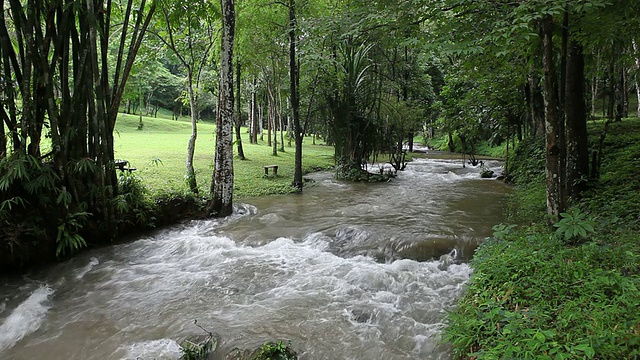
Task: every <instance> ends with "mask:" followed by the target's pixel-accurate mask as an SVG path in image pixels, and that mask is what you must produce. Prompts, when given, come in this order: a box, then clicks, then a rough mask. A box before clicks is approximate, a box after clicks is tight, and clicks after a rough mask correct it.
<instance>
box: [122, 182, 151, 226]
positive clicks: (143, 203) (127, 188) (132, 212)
mask: <svg viewBox="0 0 640 360" xmlns="http://www.w3.org/2000/svg"><path fill="white" fill-rule="evenodd" d="M118 190H119V193H118V196H116V197H115V198H114V200H113V201H114V202H115V208H116V210H117V211H118V213H119V215H120V216H119V219H120V221H121V222H124V223H126V224H129V225H135V226H141V227H145V228H151V227H154V226H155V225H154V224H155V220H156V218H155V210H154V208H153V201H152V200H151V197H150V193H149V190H148V189H147V187H146V186H145V185H144V183H143V181H142V179H141V178H140V177H139V176H138V175H136V174H134V173H132V172H129V171H121V172H120V174H119V176H118Z"/></svg>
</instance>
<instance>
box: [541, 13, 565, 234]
mask: <svg viewBox="0 0 640 360" xmlns="http://www.w3.org/2000/svg"><path fill="white" fill-rule="evenodd" d="M542 37H543V39H542V44H543V45H542V46H543V52H542V61H543V69H544V105H545V134H546V183H547V214H548V215H549V221H550V222H552V223H553V222H555V221H556V220H557V219H558V216H559V214H560V212H561V211H562V210H563V209H562V205H561V204H562V196H561V193H560V157H559V155H560V148H559V144H558V129H559V116H558V98H557V96H558V94H557V92H556V73H555V66H554V58H553V50H554V49H553V40H552V39H553V18H552V17H551V16H546V17H545V18H544V20H543V22H542Z"/></svg>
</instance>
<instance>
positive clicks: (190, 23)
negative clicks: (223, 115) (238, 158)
mask: <svg viewBox="0 0 640 360" xmlns="http://www.w3.org/2000/svg"><path fill="white" fill-rule="evenodd" d="M161 10H162V15H163V20H164V24H163V29H162V30H160V29H158V31H156V32H155V34H156V36H158V38H160V40H162V42H163V43H164V44H165V45H166V46H167V47H168V48H169V49H170V50H171V51H172V52H173V53H174V54H175V56H176V57H177V58H178V60H179V61H180V63H181V64H182V66H183V67H184V69H185V71H186V75H187V93H188V96H189V106H190V109H191V111H190V113H191V136H190V137H189V142H188V145H187V159H186V161H185V166H186V174H185V179H186V182H187V185H188V186H189V189H190V190H191V191H192V192H193V193H196V194H197V193H198V184H197V181H196V173H195V170H194V168H193V156H194V153H195V147H196V139H197V137H198V120H199V113H200V111H199V108H198V97H199V96H198V87H199V83H200V76H201V74H202V71H203V69H204V67H205V65H206V63H207V61H208V60H209V51H210V50H211V48H212V47H213V44H214V43H215V28H214V26H213V18H214V15H215V14H216V11H215V10H214V8H213V7H212V6H211V3H210V2H208V1H188V2H184V3H182V2H178V3H176V2H164V3H163V4H162V8H161Z"/></svg>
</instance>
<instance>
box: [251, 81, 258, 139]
mask: <svg viewBox="0 0 640 360" xmlns="http://www.w3.org/2000/svg"><path fill="white" fill-rule="evenodd" d="M256 86H257V80H256V78H255V76H254V77H253V88H252V89H251V104H252V106H251V143H253V144H257V143H258V129H259V128H260V126H259V125H258V111H257V110H258V90H257V89H256Z"/></svg>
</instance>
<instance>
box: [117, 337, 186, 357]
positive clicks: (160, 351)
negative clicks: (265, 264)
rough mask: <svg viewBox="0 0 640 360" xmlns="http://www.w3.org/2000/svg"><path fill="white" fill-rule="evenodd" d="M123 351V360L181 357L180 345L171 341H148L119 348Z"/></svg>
mask: <svg viewBox="0 0 640 360" xmlns="http://www.w3.org/2000/svg"><path fill="white" fill-rule="evenodd" d="M118 350H119V351H124V352H125V355H124V356H123V357H122V359H123V360H138V359H157V360H163V359H171V360H173V359H177V358H179V357H180V356H181V355H182V352H181V350H180V345H178V343H176V342H175V341H174V340H171V339H159V340H148V341H142V342H137V343H134V344H130V345H128V346H126V347H120V348H119V349H118Z"/></svg>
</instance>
